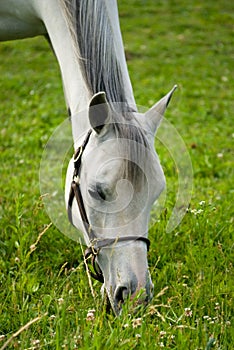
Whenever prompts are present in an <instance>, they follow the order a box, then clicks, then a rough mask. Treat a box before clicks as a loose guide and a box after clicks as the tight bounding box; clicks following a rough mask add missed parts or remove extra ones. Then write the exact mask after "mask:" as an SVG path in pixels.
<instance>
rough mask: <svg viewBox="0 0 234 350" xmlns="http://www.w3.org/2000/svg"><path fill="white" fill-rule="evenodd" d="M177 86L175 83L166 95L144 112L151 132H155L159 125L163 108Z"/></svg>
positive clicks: (164, 108)
mask: <svg viewBox="0 0 234 350" xmlns="http://www.w3.org/2000/svg"><path fill="white" fill-rule="evenodd" d="M176 88H177V85H175V86H174V87H173V88H172V89H171V91H169V92H168V94H167V95H165V96H164V97H163V98H161V100H160V101H158V102H157V103H156V104H155V105H154V106H153V107H151V108H150V110H149V111H147V112H146V113H145V118H146V121H147V123H148V125H149V126H150V129H151V131H152V133H153V134H155V133H156V131H157V128H158V127H159V124H160V122H161V120H162V118H163V115H164V113H165V110H166V108H167V106H168V104H169V102H170V100H171V97H172V95H173V92H174V91H175V89H176Z"/></svg>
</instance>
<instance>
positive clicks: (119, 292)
mask: <svg viewBox="0 0 234 350" xmlns="http://www.w3.org/2000/svg"><path fill="white" fill-rule="evenodd" d="M129 295H130V292H129V289H128V288H127V287H124V286H119V287H117V288H116V292H115V302H116V303H117V304H122V303H123V302H124V301H125V300H126V299H127V298H128V297H129Z"/></svg>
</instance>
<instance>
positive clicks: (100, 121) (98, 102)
mask: <svg viewBox="0 0 234 350" xmlns="http://www.w3.org/2000/svg"><path fill="white" fill-rule="evenodd" d="M109 119H110V108H109V104H108V102H107V100H106V94H105V92H98V93H97V94H95V95H94V96H93V97H92V99H91V101H90V103H89V122H90V125H91V127H92V128H93V129H94V130H95V131H96V133H97V134H100V133H101V131H102V130H103V128H104V126H105V125H106V124H107V123H108V121H109Z"/></svg>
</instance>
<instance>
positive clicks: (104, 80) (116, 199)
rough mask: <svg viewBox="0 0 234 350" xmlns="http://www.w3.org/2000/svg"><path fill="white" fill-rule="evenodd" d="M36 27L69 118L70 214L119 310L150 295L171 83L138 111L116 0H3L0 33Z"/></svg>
mask: <svg viewBox="0 0 234 350" xmlns="http://www.w3.org/2000/svg"><path fill="white" fill-rule="evenodd" d="M37 35H44V36H46V37H47V38H48V39H49V41H50V43H51V46H52V48H53V50H54V52H55V55H56V57H57V60H58V63H59V66H60V69H61V74H62V81H63V86H64V93H65V99H66V104H67V108H68V111H69V115H70V116H71V125H72V132H73V138H74V149H75V151H76V153H75V159H72V160H71V161H70V163H69V166H68V171H67V177H66V189H65V200H66V206H67V210H68V214H69V218H70V221H72V223H73V225H74V226H76V227H77V228H78V229H80V230H82V231H83V234H84V238H85V242H86V244H87V246H88V250H87V253H86V255H87V257H88V256H90V255H91V256H92V257H93V268H94V270H95V271H94V272H93V275H94V276H95V277H96V278H97V279H99V280H101V281H103V288H104V289H105V290H106V292H107V295H108V297H109V300H110V302H111V305H112V307H113V309H114V311H115V312H116V313H119V311H120V309H121V304H122V303H123V302H124V301H125V300H126V299H127V298H130V299H132V298H134V297H135V296H137V295H138V294H139V293H140V294H141V297H140V298H139V300H140V302H143V303H145V302H148V301H149V300H150V299H151V298H152V292H153V284H152V282H151V277H150V273H149V269H148V262H147V248H148V247H149V240H148V238H147V235H148V221H149V214H150V209H151V206H152V204H153V202H154V201H155V200H156V199H157V198H158V197H159V195H160V193H161V192H162V190H163V189H164V186H165V179H164V174H163V170H162V168H161V165H160V162H159V159H158V156H157V154H156V152H155V149H154V137H155V133H156V130H157V128H158V126H159V124H160V121H161V119H162V117H163V114H164V112H165V109H166V107H167V105H168V103H169V100H170V98H171V95H172V93H173V91H174V89H175V87H174V88H173V89H172V90H171V91H170V92H169V93H168V94H167V95H166V96H165V97H164V98H162V99H161V100H160V101H159V102H158V103H157V104H155V105H154V106H153V107H152V108H151V109H150V110H149V111H148V112H147V113H145V114H140V113H138V112H137V109H136V104H135V100H134V96H133V92H132V86H131V83H130V79H129V75H128V71H127V65H126V60H125V55H124V49H123V44H122V38H121V32H120V26H119V19H118V9H117V4H116V1H115V0H60V1H59V0H7V1H5V0H0V40H2V41H3V40H13V39H21V38H26V37H33V36H37ZM82 111H84V112H82Z"/></svg>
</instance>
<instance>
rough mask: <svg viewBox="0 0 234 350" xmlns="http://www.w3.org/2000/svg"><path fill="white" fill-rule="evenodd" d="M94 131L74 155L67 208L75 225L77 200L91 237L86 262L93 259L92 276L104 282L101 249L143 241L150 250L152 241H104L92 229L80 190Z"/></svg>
mask: <svg viewBox="0 0 234 350" xmlns="http://www.w3.org/2000/svg"><path fill="white" fill-rule="evenodd" d="M91 132H92V130H89V131H88V133H87V135H86V137H85V139H84V141H83V144H82V145H81V146H80V147H79V148H78V149H77V150H76V152H75V154H74V172H73V177H72V182H71V188H70V193H69V198H68V207H67V213H68V218H69V221H70V222H71V223H72V224H73V219H72V204H73V201H74V199H76V202H77V205H78V208H79V212H80V216H81V219H82V222H83V224H84V227H85V231H86V233H87V235H88V237H89V241H90V244H89V246H88V248H87V249H86V250H85V260H86V261H87V259H89V258H91V264H92V267H93V269H92V270H90V269H89V272H90V275H91V276H92V277H93V278H94V279H96V280H98V281H100V282H102V283H103V282H104V277H103V274H102V271H101V270H100V268H99V266H98V264H97V263H96V257H97V255H98V254H99V251H100V249H102V248H105V247H109V246H112V245H114V244H116V243H118V242H127V241H142V242H144V243H145V244H146V245H147V250H149V247H150V241H149V239H148V238H146V237H144V236H137V237H136V236H122V237H116V238H104V239H99V238H98V237H97V236H96V234H95V232H94V230H93V229H92V226H91V225H90V223H89V219H88V217H87V213H86V210H85V206H84V201H83V197H82V193H81V189H80V171H81V158H82V155H83V152H84V150H85V147H86V146H87V143H88V142H89V138H90V135H91Z"/></svg>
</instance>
